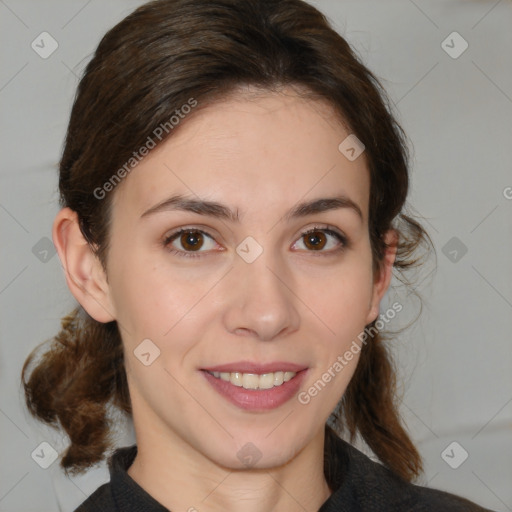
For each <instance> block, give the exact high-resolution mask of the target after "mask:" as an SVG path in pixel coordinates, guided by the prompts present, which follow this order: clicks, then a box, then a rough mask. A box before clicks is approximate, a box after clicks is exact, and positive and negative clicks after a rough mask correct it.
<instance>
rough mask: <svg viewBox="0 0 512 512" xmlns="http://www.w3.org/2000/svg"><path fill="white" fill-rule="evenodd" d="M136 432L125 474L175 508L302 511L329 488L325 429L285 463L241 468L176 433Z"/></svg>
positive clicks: (326, 494)
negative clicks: (211, 456)
mask: <svg viewBox="0 0 512 512" xmlns="http://www.w3.org/2000/svg"><path fill="white" fill-rule="evenodd" d="M136 432H137V426H136ZM139 434H141V433H139V432H137V441H138V442H137V447H138V451H137V456H136V458H135V460H134V462H133V464H132V465H131V466H130V468H129V469H128V474H129V475H130V477H131V478H133V479H134V480H135V482H137V483H138V484H139V485H140V486H141V487H142V488H143V489H145V490H146V492H148V493H149V494H150V495H151V496H153V498H154V499H156V500H157V501H158V502H159V503H161V504H162V505H163V506H164V507H166V508H168V509H169V510H170V511H173V512H175V511H179V510H183V511H188V512H195V511H198V510H200V511H201V512H220V511H223V512H224V511H225V512H242V511H243V512H268V510H286V511H287V512H295V511H297V512H299V511H300V512H304V510H318V509H319V508H320V507H321V505H322V504H323V503H324V502H325V501H326V500H327V499H328V498H329V496H330V495H331V493H332V491H331V490H330V489H329V486H328V484H327V482H326V480H325V477H324V472H323V448H324V428H322V429H320V431H319V432H318V434H317V435H315V437H313V439H311V441H310V442H309V443H307V444H306V445H305V446H304V448H303V449H302V450H300V451H299V452H298V453H296V455H295V457H293V458H292V459H291V460H289V461H287V462H286V463H284V464H280V465H272V464H268V465H267V466H268V467H261V468H244V469H233V468H229V467H224V466H222V465H220V464H217V463H216V462H214V461H213V460H211V459H209V458H208V457H206V456H205V455H204V454H202V453H200V452H199V451H197V450H196V449H194V448H193V447H192V446H191V445H190V444H189V443H188V442H187V441H186V440H185V439H183V438H181V437H179V436H178V435H176V434H175V433H174V434H173V435H171V434H169V432H168V431H167V432H166V434H167V435H166V436H162V435H157V431H155V430H154V431H153V432H151V433H149V432H144V435H139ZM163 439H165V442H164V441H163Z"/></svg>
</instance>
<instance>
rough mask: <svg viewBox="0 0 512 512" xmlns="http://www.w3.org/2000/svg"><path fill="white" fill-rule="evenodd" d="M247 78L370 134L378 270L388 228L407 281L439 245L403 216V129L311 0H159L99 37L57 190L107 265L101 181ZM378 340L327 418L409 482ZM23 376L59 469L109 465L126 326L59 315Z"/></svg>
mask: <svg viewBox="0 0 512 512" xmlns="http://www.w3.org/2000/svg"><path fill="white" fill-rule="evenodd" d="M244 85H251V86H256V87H257V88H261V89H262V90H268V91H274V90H278V89H279V88H281V87H283V86H287V85H290V86H293V87H296V88H297V90H300V91H302V92H301V94H302V95H303V96H304V97H307V98H311V99H321V100H325V101H327V102H328V103H329V104H330V105H332V106H333V107H334V109H335V111H336V112H337V113H338V115H339V117H340V120H341V121H342V122H343V123H344V124H345V125H346V126H347V127H348V128H349V130H350V133H353V134H355V135H356V136H357V137H358V139H360V140H361V141H362V142H363V144H364V145H365V156H366V158H367V162H368V168H369V173H370V198H369V199H370V200H369V220H368V222H369V226H368V228H369V234H370V241H371V248H372V257H373V266H374V271H375V272H377V273H378V272H379V270H380V268H381V264H382V262H383V257H384V253H385V249H386V244H385V241H384V238H383V234H384V233H385V232H386V231H387V230H388V229H390V228H394V229H396V230H397V233H398V235H399V239H398V248H397V257H396V261H395V263H394V267H395V270H396V271H397V272H398V274H399V276H402V277H403V275H404V274H403V271H404V270H406V269H408V268H409V267H411V266H412V265H414V264H415V263H417V257H416V256H415V255H416V251H417V249H419V246H420V245H423V243H425V244H426V245H428V246H430V245H431V241H430V239H429V237H428V234H427V233H426V231H425V230H424V229H423V228H422V226H421V225H420V224H419V223H418V222H417V221H415V220H413V218H412V217H411V216H409V215H406V214H405V213H404V211H405V210H404V207H405V202H406V197H407V192H408V188H409V177H408V159H409V156H408V148H407V144H406V137H405V134H404V133H403V130H402V129H401V127H400V125H399V124H398V122H397V121H396V119H395V118H394V116H393V114H392V109H391V108H390V102H389V100H388V99H387V96H386V93H385V91H384V89H383V87H382V86H381V84H380V83H379V81H378V80H377V78H376V77H375V76H374V75H373V74H372V73H371V72H370V71H369V70H368V69H367V68H366V67H365V66H364V65H363V64H362V63H361V62H360V60H359V59H358V58H357V57H356V55H355V54H354V52H353V51H352V49H351V48H350V46H349V45H348V43H347V42H346V41H345V40H344V39H343V38H342V37H341V36H340V35H339V34H338V33H337V32H336V31H334V30H333V29H332V28H331V26H330V25H329V23H328V21H327V20H326V18H325V16H324V15H323V14H321V13H320V12H319V11H318V10H317V9H315V8H314V7H312V6H311V5H309V4H307V3H305V2H303V1H301V0H244V1H239V0H156V1H153V2H150V3H148V4H145V5H143V6H141V7H139V8H138V9H136V10H135V11H134V12H133V13H132V14H130V15H129V16H127V17H126V18H125V19H124V20H122V21H121V22H120V23H119V24H117V25H116V26H115V27H114V28H112V29H111V30H110V31H109V32H108V33H107V34H106V35H105V36H104V37H103V39H102V40H101V42H100V44H99V46H98V48H97V50H96V52H95V54H94V56H93V58H92V60H91V61H90V62H89V64H88V65H87V67H86V69H85V72H84V74H83V77H82V78H81V80H80V84H79V86H78V90H77V94H76V97H75V101H74V105H73V109H72V112H71V118H70V121H69V126H68V131H67V135H66V141H65V146H64V150H63V154H62V159H61V161H60V178H59V189H60V202H61V206H63V207H69V208H71V209H72V210H74V211H75V212H76V213H77V215H78V219H79V223H80V229H81V231H82V233H83V235H84V237H85V239H86V240H87V241H88V242H89V244H90V246H91V248H92V249H93V250H94V251H95V253H96V254H97V257H98V258H99V259H100V261H101V262H102V264H103V265H104V267H105V262H106V256H107V253H108V247H109V234H110V233H109V228H110V214H111V211H110V209H111V204H112V197H113V194H114V193H115V191H108V192H105V191H106V190H107V187H105V184H106V183H107V182H109V180H111V179H112V177H113V176H114V175H116V173H117V175H121V174H122V173H121V172H120V171H119V170H120V169H122V168H124V169H125V173H123V175H125V174H126V172H128V171H126V167H123V166H125V164H126V162H128V161H130V158H132V157H133V155H134V152H136V151H137V150H138V149H139V148H141V147H143V146H144V145H145V144H146V142H147V139H148V136H150V135H151V134H153V133H155V130H158V127H161V126H163V125H165V126H168V127H169V129H168V130H165V132H164V133H163V136H162V137H161V138H160V139H159V140H157V143H158V144H160V143H161V142H163V141H164V140H166V139H167V137H171V136H172V134H173V133H174V131H175V130H174V129H173V127H172V126H169V119H170V118H171V116H173V115H175V114H176V110H177V109H180V108H181V107H182V105H186V104H187V103H189V101H190V99H191V98H193V99H194V101H196V102H197V104H198V105H199V108H200V107H201V106H205V105H208V104H211V103H213V102H215V101H216V100H220V99H224V98H226V97H229V95H230V94H231V93H233V92H234V91H236V90H237V88H238V87H240V86H244ZM193 115H194V113H193V112H192V113H191V114H190V116H193ZM186 122H187V119H184V120H181V121H180V124H179V126H181V125H183V124H185V123H186ZM176 128H178V127H176ZM160 131H161V130H160ZM340 142H341V141H340ZM374 323H375V322H373V323H372V324H370V325H373V324H374ZM382 341H383V339H382V336H381V334H380V333H377V334H375V335H374V336H372V337H371V339H370V340H369V341H368V342H367V343H365V344H363V346H362V350H361V355H360V360H359V362H358V365H357V368H356V371H355V374H354V376H353V378H352V380H351V382H350V384H349V385H348V388H347V390H346V392H345V393H344V395H343V397H342V398H341V400H340V402H339V405H338V407H337V408H336V409H335V411H334V412H333V414H332V416H331V418H330V419H332V420H333V424H334V425H335V429H336V431H337V432H336V433H337V434H339V435H341V434H342V431H343V430H344V429H345V430H346V431H348V433H349V434H350V438H351V439H352V440H353V439H354V438H355V437H356V436H357V435H358V434H360V435H361V437H362V438H363V439H364V441H365V442H366V443H367V444H368V446H369V447H370V448H371V449H372V451H373V452H374V453H375V455H376V456H377V457H378V458H379V459H380V460H381V462H382V463H383V464H385V465H386V466H387V467H389V468H390V469H391V470H392V471H394V472H395V473H396V474H398V475H400V476H402V477H403V478H405V479H407V480H411V479H413V478H414V477H415V476H417V475H418V474H419V473H420V471H421V459H420V456H419V454H418V451H417V450H416V448H415V447H414V445H413V443H412V442H411V440H410V438H409V436H408V434H407V433H406V431H405V429H404V428H403V426H402V423H401V420H400V416H399V414H398V403H397V397H396V385H395V384H396V383H395V370H394V367H393V365H392V360H391V358H390V354H389V353H388V348H387V347H386V345H385V344H384V343H382ZM22 380H23V384H24V389H25V397H26V403H27V406H28V408H29V410H30V412H31V413H32V414H33V415H34V416H36V417H37V418H38V419H40V420H42V421H44V422H46V423H48V424H50V425H53V426H56V427H60V428H62V429H64V430H65V432H66V433H67V435H68V436H69V439H70V446H69V448H68V449H67V451H66V453H65V454H64V456H63V458H62V461H61V466H62V467H63V468H64V469H66V470H67V471H70V472H80V471H83V470H85V469H86V468H88V467H90V466H91V465H93V464H95V463H97V462H99V461H101V460H102V459H103V457H104V456H105V455H106V452H107V451H108V449H109V448H112V446H111V439H110V427H109V407H111V406H116V407H118V408H119V409H121V410H122V411H124V412H126V413H127V414H128V415H129V414H130V413H131V405H130V397H129V392H128V385H127V379H126V374H125V368H124V362H123V347H122V341H121V336H120V334H119V330H118V327H117V324H116V322H110V323H105V324H103V323H100V322H97V321H96V320H94V319H93V318H91V317H90V316H89V315H88V314H87V313H86V312H85V311H84V310H83V309H82V308H81V307H80V306H79V307H77V308H76V309H75V310H74V311H72V312H71V313H70V314H69V315H68V316H66V317H65V318H64V319H63V320H62V330H61V331H60V332H59V333H58V334H57V335H56V336H55V337H54V338H53V339H52V340H49V347H48V349H47V350H46V352H45V353H44V355H43V356H42V357H39V356H38V355H37V352H36V351H34V352H33V353H32V354H31V355H30V356H29V357H28V359H27V361H26V362H25V365H24V367H23V372H22ZM332 432H333V431H330V434H329V435H332ZM329 435H328V436H327V438H326V448H327V447H328V443H329V442H330V441H329Z"/></svg>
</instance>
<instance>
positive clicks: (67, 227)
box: [52, 208, 115, 323]
mask: <svg viewBox="0 0 512 512" xmlns="http://www.w3.org/2000/svg"><path fill="white" fill-rule="evenodd" d="M52 237H53V243H54V244H55V247H56V249H57V252H58V254H59V258H60V262H61V264H62V266H63V268H64V273H65V275H66V282H67V284H68V287H69V289H70V290H71V293H72V294H73V296H74V297H75V299H76V300H77V301H78V302H79V303H80V304H81V305H82V307H83V308H84V309H85V310H86V311H87V313H89V315H91V316H92V317H93V318H94V319H95V320H97V321H98V322H103V323H106V322H111V321H112V320H115V311H114V308H113V305H112V302H111V299H110V288H109V285H108V282H107V275H106V273H105V271H104V269H103V266H102V265H101V262H100V260H99V258H98V257H97V256H96V254H95V253H94V251H93V250H92V247H91V246H90V244H89V243H88V242H87V240H86V239H85V238H84V236H83V234H82V231H81V230H80V225H79V222H78V215H77V214H76V212H75V211H73V210H71V209H70V208H63V209H62V210H61V211H60V212H59V213H58V214H57V216H56V217H55V221H54V223H53V231H52Z"/></svg>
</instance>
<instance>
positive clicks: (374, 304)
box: [366, 229, 398, 325]
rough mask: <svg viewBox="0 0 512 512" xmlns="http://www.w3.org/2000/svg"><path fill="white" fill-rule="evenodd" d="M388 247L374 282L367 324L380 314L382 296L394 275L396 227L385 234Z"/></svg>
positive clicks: (396, 241) (396, 240)
mask: <svg viewBox="0 0 512 512" xmlns="http://www.w3.org/2000/svg"><path fill="white" fill-rule="evenodd" d="M384 242H385V243H386V249H385V254H384V259H383V261H382V263H381V265H380V269H379V272H378V273H377V275H376V276H375V279H374V283H373V292H372V300H371V302H370V309H369V311H368V316H367V318H366V324H367V325H368V324H370V323H372V322H373V321H374V320H375V319H376V318H377V317H378V316H379V306H380V301H381V300H382V297H384V294H385V293H386V291H387V289H388V287H389V283H390V282H391V277H392V275H393V263H394V262H395V258H396V250H397V244H398V234H397V232H396V231H395V230H394V229H389V230H388V231H386V233H385V235H384Z"/></svg>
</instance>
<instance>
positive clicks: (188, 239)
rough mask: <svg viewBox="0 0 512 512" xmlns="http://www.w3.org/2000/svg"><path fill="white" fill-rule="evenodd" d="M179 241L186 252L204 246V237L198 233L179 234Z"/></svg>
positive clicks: (185, 232)
mask: <svg viewBox="0 0 512 512" xmlns="http://www.w3.org/2000/svg"><path fill="white" fill-rule="evenodd" d="M179 240H180V243H181V246H182V247H183V249H185V250H186V251H197V250H198V249H201V247H202V246H203V244H204V237H203V234H202V233H201V232H200V231H184V232H183V233H181V234H180V237H179Z"/></svg>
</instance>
